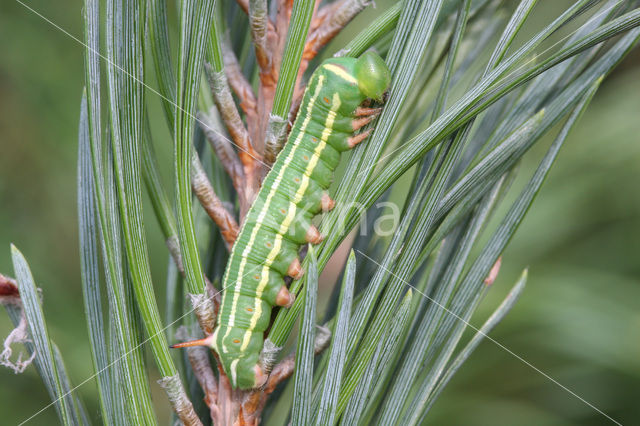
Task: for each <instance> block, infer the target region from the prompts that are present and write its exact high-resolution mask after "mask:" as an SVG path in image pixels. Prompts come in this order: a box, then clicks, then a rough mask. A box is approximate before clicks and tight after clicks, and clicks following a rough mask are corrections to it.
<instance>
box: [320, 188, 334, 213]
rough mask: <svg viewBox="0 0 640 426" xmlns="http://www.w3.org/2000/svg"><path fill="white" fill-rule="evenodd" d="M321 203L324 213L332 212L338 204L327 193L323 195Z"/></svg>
mask: <svg viewBox="0 0 640 426" xmlns="http://www.w3.org/2000/svg"><path fill="white" fill-rule="evenodd" d="M320 203H321V206H322V211H323V212H330V211H331V210H333V208H334V207H335V205H336V202H335V201H333V200H332V199H331V197H329V194H327V193H326V192H325V193H323V194H322V200H320Z"/></svg>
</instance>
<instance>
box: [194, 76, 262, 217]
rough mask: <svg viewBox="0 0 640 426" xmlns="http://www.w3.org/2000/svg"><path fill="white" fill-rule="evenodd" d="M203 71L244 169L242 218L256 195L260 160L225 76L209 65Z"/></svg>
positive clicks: (241, 203) (241, 204)
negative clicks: (205, 72)
mask: <svg viewBox="0 0 640 426" xmlns="http://www.w3.org/2000/svg"><path fill="white" fill-rule="evenodd" d="M205 70H206V71H207V77H208V78H209V84H210V85H211V88H212V92H213V93H212V94H213V99H214V101H215V103H216V106H217V107H218V111H220V116H221V118H222V121H223V122H224V124H225V126H226V127H227V130H228V131H229V134H230V135H231V138H232V139H233V140H234V142H235V143H236V144H237V146H238V156H239V157H240V161H241V162H242V164H243V167H244V177H245V185H244V186H245V190H244V197H241V198H240V217H244V215H245V213H246V212H247V210H248V209H249V206H250V205H251V203H252V202H253V199H254V198H255V195H256V194H257V193H258V188H259V181H258V170H259V169H260V167H259V164H261V163H262V159H261V156H260V155H259V154H258V152H256V150H255V149H254V148H253V145H252V143H251V138H250V136H249V132H248V131H247V129H246V128H245V127H244V123H243V122H242V118H241V117H240V113H239V112H238V109H237V108H236V104H235V102H234V101H233V96H232V95H231V90H230V89H229V84H228V82H227V77H226V75H225V74H224V72H217V71H215V70H214V69H213V68H212V67H211V65H209V64H206V65H205Z"/></svg>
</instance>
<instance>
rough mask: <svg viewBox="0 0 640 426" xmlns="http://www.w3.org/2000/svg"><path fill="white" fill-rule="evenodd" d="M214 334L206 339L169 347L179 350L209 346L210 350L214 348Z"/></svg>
mask: <svg viewBox="0 0 640 426" xmlns="http://www.w3.org/2000/svg"><path fill="white" fill-rule="evenodd" d="M213 336H214V335H213V334H210V335H209V336H207V337H205V338H204V339H198V340H191V341H189V342H182V343H176V344H175V345H171V346H169V347H170V348H171V349H177V348H189V347H193V346H208V347H210V348H212V347H213V339H214V337H213Z"/></svg>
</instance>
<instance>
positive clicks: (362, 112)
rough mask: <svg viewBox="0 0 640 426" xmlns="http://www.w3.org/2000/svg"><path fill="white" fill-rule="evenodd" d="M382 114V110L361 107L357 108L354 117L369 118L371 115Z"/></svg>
mask: <svg viewBox="0 0 640 426" xmlns="http://www.w3.org/2000/svg"><path fill="white" fill-rule="evenodd" d="M381 112H382V108H367V107H364V106H359V107H358V108H356V111H355V113H354V115H355V116H356V117H368V116H370V115H373V116H376V115H378V114H380V113H381Z"/></svg>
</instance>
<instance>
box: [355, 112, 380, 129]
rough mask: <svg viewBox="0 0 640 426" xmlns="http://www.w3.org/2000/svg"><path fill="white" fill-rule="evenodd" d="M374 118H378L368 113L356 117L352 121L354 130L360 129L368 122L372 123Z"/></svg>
mask: <svg viewBox="0 0 640 426" xmlns="http://www.w3.org/2000/svg"><path fill="white" fill-rule="evenodd" d="M374 118H376V116H375V115H367V116H365V117H360V118H356V119H354V120H353V121H352V122H351V128H352V129H353V131H354V132H355V131H357V130H360V129H362V128H363V127H364V126H366V125H367V124H369V123H371V121H372V120H373V119H374Z"/></svg>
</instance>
